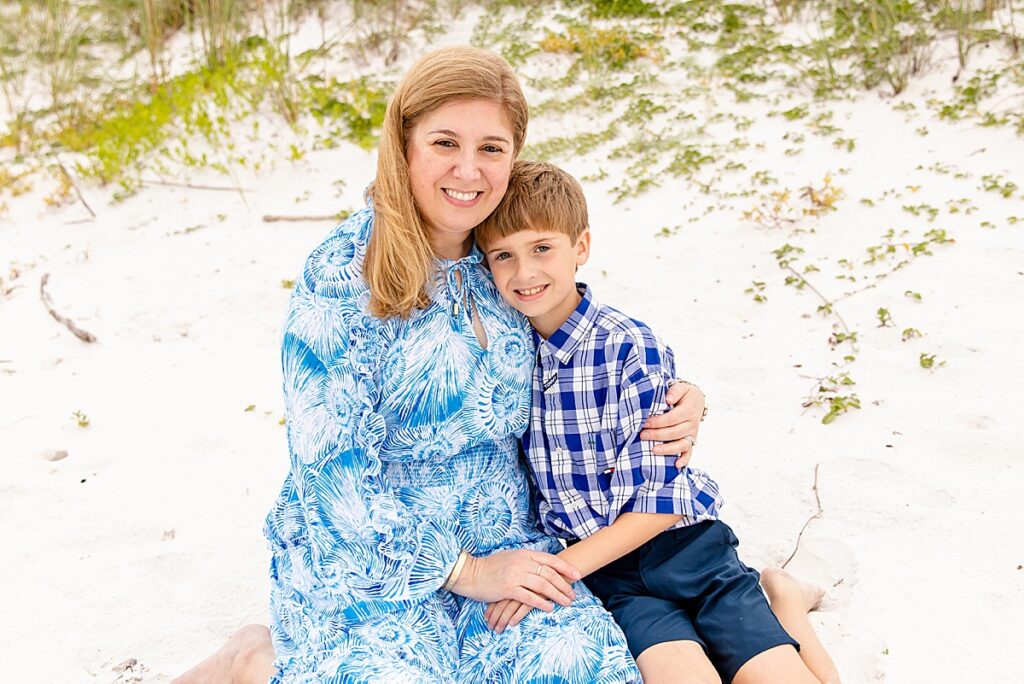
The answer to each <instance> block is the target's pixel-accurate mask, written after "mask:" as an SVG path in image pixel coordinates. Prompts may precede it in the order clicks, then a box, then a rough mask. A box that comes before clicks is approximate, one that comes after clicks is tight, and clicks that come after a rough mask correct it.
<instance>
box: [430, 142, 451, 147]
mask: <svg viewBox="0 0 1024 684" xmlns="http://www.w3.org/2000/svg"><path fill="white" fill-rule="evenodd" d="M434 144H435V145H440V146H441V147H455V142H454V141H452V140H438V141H437V142H435V143H434Z"/></svg>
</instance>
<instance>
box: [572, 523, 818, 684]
mask: <svg viewBox="0 0 1024 684" xmlns="http://www.w3.org/2000/svg"><path fill="white" fill-rule="evenodd" d="M738 545H739V541H738V540H737V539H736V535H734V534H733V532H732V530H731V529H730V528H729V526H728V525H726V524H725V523H723V522H721V521H719V520H715V521H706V522H701V523H697V524H695V525H691V526H689V527H683V528H681V529H677V530H668V531H666V532H662V533H661V534H660V535H658V536H657V537H655V538H654V539H652V540H651V541H649V542H647V543H646V544H644V545H643V546H641V547H640V548H638V549H636V550H635V551H633V552H631V553H628V554H626V555H625V556H623V557H622V558H620V559H618V560H616V561H613V562H612V563H609V564H608V565H606V566H605V567H603V568H601V569H600V570H598V571H597V572H595V573H593V574H591V575H590V576H588V577H587V578H586V579H584V580H583V581H584V583H586V585H587V586H588V587H589V588H590V590H591V591H592V592H594V594H596V595H597V597H598V598H600V599H601V601H603V602H604V605H605V607H606V608H607V609H608V610H609V612H611V614H612V615H613V616H614V617H615V621H616V622H618V623H619V626H620V627H622V631H623V632H625V634H626V640H627V641H628V642H629V650H630V651H631V652H632V653H633V656H634V657H639V656H640V654H641V653H643V652H644V651H646V650H647V649H648V648H650V647H651V646H654V645H656V644H661V643H664V642H666V641H696V642H697V643H698V644H700V645H701V646H702V647H703V648H704V652H705V653H706V654H707V656H708V659H709V660H710V661H711V662H712V664H714V666H715V669H716V670H718V673H719V675H721V677H722V679H723V681H725V682H731V681H732V679H733V677H735V676H736V673H737V672H738V671H739V669H740V667H742V665H743V664H744V663H745V662H747V661H748V660H750V659H751V658H753V657H754V656H756V655H757V654H759V653H763V652H764V651H767V650H768V649H770V648H774V647H776V646H780V645H783V644H792V645H793V646H794V647H796V648H797V649H799V648H800V645H799V644H798V643H797V642H796V641H794V640H793V637H791V636H789V634H787V633H786V630H784V629H783V628H782V625H780V624H779V621H778V619H776V617H775V614H774V613H772V611H771V608H770V607H769V606H768V600H767V599H766V598H765V596H764V594H763V593H762V592H761V587H760V586H759V585H758V581H759V579H760V576H759V575H758V573H757V571H756V570H754V569H752V568H749V567H747V566H746V565H744V564H743V563H742V562H741V561H740V559H739V556H738V555H736V547H737V546H738Z"/></svg>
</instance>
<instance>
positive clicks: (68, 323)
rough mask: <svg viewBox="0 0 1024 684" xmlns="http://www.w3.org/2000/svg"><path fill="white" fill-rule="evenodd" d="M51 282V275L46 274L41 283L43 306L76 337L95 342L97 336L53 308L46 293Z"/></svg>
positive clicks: (40, 290) (40, 291)
mask: <svg viewBox="0 0 1024 684" xmlns="http://www.w3.org/2000/svg"><path fill="white" fill-rule="evenodd" d="M49 280H50V274H49V273H44V274H43V277H42V279H41V280H40V281H39V298H40V299H41V300H43V306H45V307H46V310H47V311H49V312H50V315H51V316H53V319H54V320H55V321H57V322H58V323H60V324H61V325H63V326H64V327H65V328H67V329H68V330H70V331H71V332H72V334H74V336H75V337H77V338H78V339H80V340H82V341H83V342H95V341H96V336H95V335H93V334H92V333H91V332H88V331H86V330H82V329H81V328H79V327H78V326H77V325H75V322H74V321H72V320H71V319H70V318H67V317H66V316H61V315H60V314H59V313H57V310H56V309H55V308H54V306H53V301H52V300H51V299H50V295H49V294H47V292H46V283H47V282H48V281H49Z"/></svg>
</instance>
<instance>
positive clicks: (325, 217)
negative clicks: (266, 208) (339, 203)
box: [263, 214, 338, 223]
mask: <svg viewBox="0 0 1024 684" xmlns="http://www.w3.org/2000/svg"><path fill="white" fill-rule="evenodd" d="M337 220H338V215H337V214H314V215H311V216H279V215H276V214H266V215H265V216H264V217H263V221H264V223H274V222H275V221H337Z"/></svg>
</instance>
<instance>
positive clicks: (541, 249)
mask: <svg viewBox="0 0 1024 684" xmlns="http://www.w3.org/2000/svg"><path fill="white" fill-rule="evenodd" d="M550 250H551V247H550V246H548V245H537V251H538V252H540V253H541V254H543V253H544V252H548V251H550Z"/></svg>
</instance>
